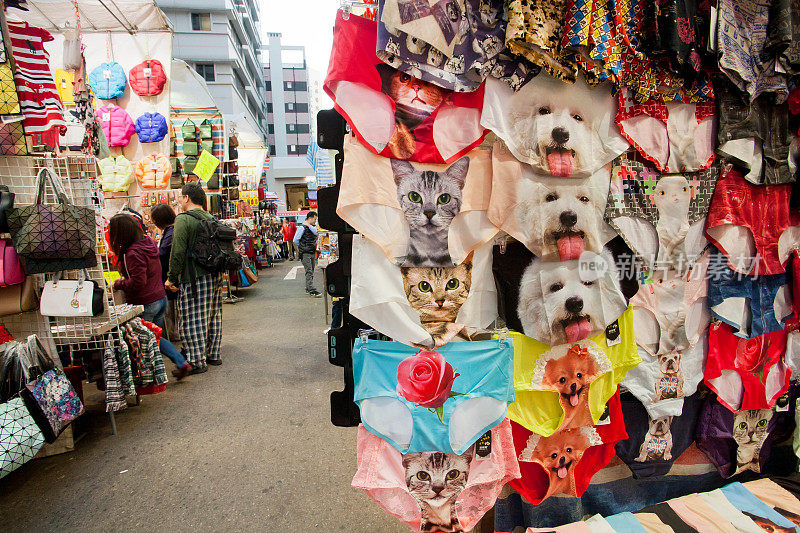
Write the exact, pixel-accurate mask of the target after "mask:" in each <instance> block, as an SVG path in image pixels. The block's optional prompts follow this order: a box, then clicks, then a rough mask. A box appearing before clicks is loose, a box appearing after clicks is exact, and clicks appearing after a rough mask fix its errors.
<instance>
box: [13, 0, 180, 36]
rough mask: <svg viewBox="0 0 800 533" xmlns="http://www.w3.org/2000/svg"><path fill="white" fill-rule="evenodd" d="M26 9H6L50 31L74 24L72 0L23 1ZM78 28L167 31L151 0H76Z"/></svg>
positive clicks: (93, 30)
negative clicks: (78, 15) (78, 16)
mask: <svg viewBox="0 0 800 533" xmlns="http://www.w3.org/2000/svg"><path fill="white" fill-rule="evenodd" d="M25 6H26V7H27V8H28V9H29V11H28V12H24V11H20V10H18V9H10V10H9V11H8V14H9V15H10V16H11V17H13V18H15V19H21V20H24V21H25V22H27V23H28V24H31V25H33V26H37V27H40V28H44V29H46V30H47V31H49V32H51V33H60V32H62V31H64V29H65V28H68V27H71V28H74V27H75V21H76V14H75V9H76V2H72V1H66V0H27V2H26V3H25ZM77 9H78V13H79V14H80V20H81V31H83V32H84V33H92V32H104V31H120V30H122V31H127V32H128V33H136V32H140V31H168V30H170V29H171V25H170V23H169V20H168V19H167V17H166V16H165V15H164V13H163V12H162V11H161V10H160V9H159V8H158V6H157V5H156V3H155V0H77Z"/></svg>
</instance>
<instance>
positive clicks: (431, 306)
mask: <svg viewBox="0 0 800 533" xmlns="http://www.w3.org/2000/svg"><path fill="white" fill-rule="evenodd" d="M491 253H492V245H491V244H486V245H484V246H482V247H480V248H478V249H477V250H476V251H475V252H474V253H473V254H470V255H469V256H468V257H467V259H465V260H464V262H463V263H461V264H460V265H459V266H455V267H409V268H405V267H398V266H396V265H393V264H392V263H391V262H390V261H389V260H388V259H387V258H386V254H384V253H383V250H381V249H380V247H379V246H378V245H377V244H375V243H374V242H372V241H370V240H369V239H367V238H365V237H364V236H363V235H354V236H353V261H352V267H351V272H352V280H351V285H350V307H349V312H350V314H351V315H353V316H354V317H356V318H358V319H359V320H361V321H362V322H364V323H366V324H369V325H370V326H371V327H373V328H375V329H376V330H378V331H380V332H381V333H383V334H384V335H386V336H388V337H391V338H392V339H394V340H395V341H397V342H402V343H403V344H411V345H415V346H419V347H427V348H438V347H440V346H442V345H444V344H447V343H448V342H450V341H452V340H464V339H465V338H468V336H469V335H470V334H472V333H475V331H476V330H479V329H483V328H486V327H489V326H490V325H491V323H492V322H493V321H494V320H495V319H496V318H497V293H496V289H495V285H494V279H493V278H492V256H491ZM465 328H466V331H464V330H465Z"/></svg>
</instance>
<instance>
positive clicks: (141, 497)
mask: <svg viewBox="0 0 800 533" xmlns="http://www.w3.org/2000/svg"><path fill="white" fill-rule="evenodd" d="M296 265H299V262H293V263H291V262H290V263H288V264H282V265H278V266H276V267H275V268H274V269H271V270H264V271H261V278H260V280H259V282H258V284H256V285H255V286H253V287H252V288H249V289H244V290H242V294H243V295H245V296H246V300H245V301H244V302H240V303H238V304H236V305H225V306H224V336H223V359H224V364H223V365H222V366H220V367H209V371H208V372H207V373H206V374H202V375H198V376H189V377H188V378H187V379H186V380H184V381H183V382H181V383H174V382H173V381H174V380H172V381H171V382H170V385H169V387H168V388H167V391H166V392H164V393H162V394H159V395H156V396H152V397H145V398H143V401H142V403H141V405H139V406H132V407H130V408H128V409H127V410H126V411H124V412H122V413H119V414H118V416H117V428H118V434H117V435H116V436H112V435H111V434H110V426H109V421H108V417H107V416H106V415H105V413H104V412H103V409H104V405H103V404H102V398H103V396H102V394H101V393H99V392H98V391H97V390H96V387H95V386H94V384H88V385H87V384H84V390H85V391H86V395H87V409H88V411H89V414H88V415H86V416H88V417H89V418H90V420H91V427H90V430H89V433H88V434H87V435H86V436H84V437H83V438H82V439H81V440H80V441H79V442H78V443H77V445H76V449H75V451H74V452H71V453H66V454H62V455H57V456H54V457H49V458H46V459H40V460H36V461H33V462H31V463H28V464H27V465H25V466H23V467H22V468H21V469H19V470H18V471H16V472H14V473H12V474H10V475H9V476H7V477H6V478H4V479H2V480H0V525H1V526H0V529H2V530H3V531H54V530H58V531H137V532H141V531H153V530H155V531H189V530H193V531H197V530H201V531H255V530H258V531H270V532H273V531H274V532H311V531H315V532H327V531H348V532H381V533H384V532H388V533H392V532H395V531H397V532H401V531H403V532H405V531H408V529H407V528H406V527H405V526H404V525H403V524H401V523H400V522H399V521H397V520H396V519H394V518H392V517H390V516H388V515H386V514H384V513H383V511H381V510H380V508H379V507H378V506H377V505H376V504H374V502H372V500H370V499H369V498H368V497H367V496H366V494H364V493H363V492H362V491H360V490H356V489H354V488H352V487H351V486H350V480H351V479H352V476H353V474H354V472H355V466H356V454H355V437H356V430H355V428H336V427H334V426H332V425H331V423H330V421H329V415H330V412H329V404H328V395H329V394H330V392H331V391H332V390H338V389H340V388H341V386H342V370H341V369H340V368H338V367H333V366H331V365H330V364H328V361H327V355H326V350H325V338H324V336H323V334H322V332H323V330H324V329H325V328H326V327H327V326H326V324H325V322H324V310H323V309H324V308H323V301H322V299H311V298H309V297H308V296H306V295H305V293H304V292H303V275H302V269H301V270H300V271H299V272H298V275H297V278H296V279H294V280H284V279H283V278H284V276H285V275H286V273H287V272H289V271H290V269H291V267H293V266H296ZM321 285H322V282H321V275H319V273H318V276H317V286H318V288H320V289H322V286H321ZM167 367H168V370H171V369H172V364H171V363H169V362H168V361H167ZM170 377H171V376H170Z"/></svg>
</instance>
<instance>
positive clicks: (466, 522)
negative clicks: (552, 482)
mask: <svg viewBox="0 0 800 533" xmlns="http://www.w3.org/2000/svg"><path fill="white" fill-rule="evenodd" d="M357 450H358V451H357V457H358V470H357V471H356V474H355V477H353V482H352V485H353V486H354V487H356V488H360V489H363V490H364V491H365V492H366V493H367V495H368V496H369V497H370V498H372V499H373V500H375V502H376V503H377V504H378V505H380V506H381V508H383V510H384V511H386V512H387V513H389V514H391V515H393V516H396V517H397V518H399V519H400V520H402V521H403V522H405V523H406V524H407V525H408V526H410V527H411V528H412V529H414V531H420V529H421V528H422V527H423V526H425V527H426V529H425V531H439V530H440V529H438V528H436V527H435V526H436V525H437V524H438V525H443V526H451V527H452V529H449V530H450V531H470V530H471V529H472V528H473V527H474V526H475V525H476V524H477V523H478V522H479V521H480V519H481V518H482V517H483V515H484V514H485V513H486V512H487V511H488V510H489V509H491V508H492V507H493V506H494V503H495V500H496V499H497V496H498V494H500V491H501V490H502V489H503V487H504V486H505V484H506V483H508V481H509V480H511V479H514V478H518V477H519V476H520V473H519V464H518V462H517V457H516V453H515V451H514V441H513V439H512V436H511V426H510V424H509V422H508V420H503V421H502V422H500V424H499V425H497V426H495V427H494V428H492V430H491V433H489V434H487V435H485V436H484V437H483V438H481V440H480V441H479V442H478V443H477V444H475V446H473V447H470V448H469V449H468V450H467V451H465V452H464V453H463V454H461V455H460V456H458V455H450V454H444V453H442V452H417V453H408V454H405V455H401V454H400V452H398V451H397V450H396V449H395V448H394V447H392V446H391V445H390V444H389V443H388V442H386V441H385V440H383V439H381V438H379V437H376V436H375V435H373V434H372V433H370V432H369V431H368V430H367V429H366V428H365V427H364V426H363V425H361V426H359V427H358V445H357ZM442 486H443V487H444V488H439V487H442ZM437 491H438V492H437ZM437 511H438V512H437ZM453 519H455V521H454V522H453ZM442 529H444V528H442Z"/></svg>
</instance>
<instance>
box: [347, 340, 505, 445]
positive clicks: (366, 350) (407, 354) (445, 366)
mask: <svg viewBox="0 0 800 533" xmlns="http://www.w3.org/2000/svg"><path fill="white" fill-rule="evenodd" d="M513 357H514V342H513V341H512V340H509V339H501V340H488V341H473V342H452V343H450V344H447V345H445V346H442V347H441V348H439V350H438V351H424V350H419V351H418V350H416V349H414V348H411V347H409V346H406V345H404V344H400V343H399V342H391V341H380V340H372V339H368V340H367V341H366V342H362V340H361V339H356V342H355V344H354V346H353V379H354V381H355V399H354V401H355V402H356V403H357V404H358V406H359V408H360V409H361V421H362V423H363V424H364V427H366V428H367V429H368V430H370V431H371V432H372V433H374V434H375V435H377V436H379V437H381V438H382V439H383V440H385V441H387V442H389V443H390V444H391V445H392V446H394V447H395V448H397V450H399V451H400V453H404V454H405V453H413V452H427V451H439V452H444V453H451V454H452V453H455V454H456V455H461V454H462V453H464V452H465V451H466V450H467V448H469V447H470V446H471V445H472V444H473V443H474V442H475V441H476V440H477V439H478V438H479V437H480V436H481V435H483V434H484V433H486V432H487V431H489V430H490V429H492V428H493V427H494V426H496V425H497V424H499V423H500V422H502V420H503V418H505V416H506V409H507V407H508V404H509V403H511V402H513V401H514V381H513V376H512V371H513V364H514V363H513Z"/></svg>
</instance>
